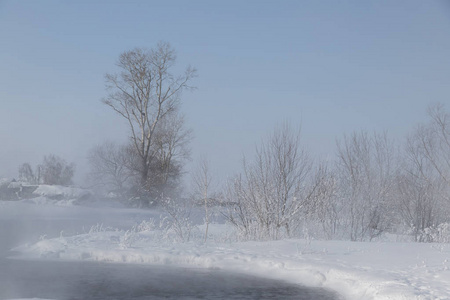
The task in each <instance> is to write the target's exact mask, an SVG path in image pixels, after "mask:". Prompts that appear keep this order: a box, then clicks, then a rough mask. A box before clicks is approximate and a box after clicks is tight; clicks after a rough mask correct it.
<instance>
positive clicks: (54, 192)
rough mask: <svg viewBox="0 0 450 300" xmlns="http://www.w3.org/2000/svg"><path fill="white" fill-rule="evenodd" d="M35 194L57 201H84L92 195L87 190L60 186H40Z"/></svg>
mask: <svg viewBox="0 0 450 300" xmlns="http://www.w3.org/2000/svg"><path fill="white" fill-rule="evenodd" d="M33 194H34V195H36V196H44V197H47V198H50V199H56V200H62V199H66V200H69V199H84V198H87V197H90V196H91V195H92V193H91V192H90V191H89V190H86V189H82V188H76V187H67V186H60V185H39V186H38V188H37V189H36V190H35V191H34V192H33Z"/></svg>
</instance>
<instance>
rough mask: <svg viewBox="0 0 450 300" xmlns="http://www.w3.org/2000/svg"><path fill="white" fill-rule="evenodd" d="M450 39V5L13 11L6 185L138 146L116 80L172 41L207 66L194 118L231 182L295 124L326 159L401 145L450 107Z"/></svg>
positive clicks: (7, 37)
mask: <svg viewBox="0 0 450 300" xmlns="http://www.w3.org/2000/svg"><path fill="white" fill-rule="evenodd" d="M449 37H450V1H449V2H447V1H445V0H442V1H423V0H404V1H400V0H399V1H389V0H386V1H382V0H380V1H359V0H358V1H357V0H354V1H331V0H330V1H312V0H311V1H220V2H219V1H1V0H0V41H1V47H0V70H1V72H0V103H1V109H0V141H1V146H0V176H10V177H12V176H16V175H17V168H18V166H19V165H20V164H21V163H22V162H25V161H28V162H30V163H32V164H36V163H38V162H39V161H40V160H41V159H42V157H43V156H44V155H45V154H48V153H55V154H57V155H60V156H62V157H64V158H65V159H66V160H68V161H73V162H75V163H76V164H77V165H78V171H79V172H78V177H77V178H78V179H80V180H81V178H82V174H83V173H84V172H85V169H86V159H85V158H86V154H87V151H88V150H89V149H90V148H91V147H92V146H94V145H95V144H99V143H101V142H102V141H104V140H113V141H119V142H120V141H125V140H126V136H127V128H126V124H125V123H124V122H123V121H122V120H121V119H120V118H119V117H118V116H117V115H115V114H114V113H113V112H112V111H110V110H109V109H108V108H107V107H106V106H104V105H103V104H102V103H101V102H100V99H101V98H102V97H104V96H105V95H106V91H105V89H104V77H103V76H104V74H105V73H107V72H114V71H115V70H116V69H115V61H116V59H117V58H118V55H119V54H120V53H121V52H123V51H126V50H129V49H132V48H134V47H148V48H151V47H153V46H155V45H156V43H157V42H158V41H161V40H163V41H167V42H169V43H171V44H172V46H173V47H174V48H175V49H176V50H177V54H178V62H177V66H176V67H177V69H179V70H182V69H183V68H184V67H185V66H187V65H188V64H190V65H192V66H195V67H196V68H197V69H198V72H199V77H198V78H197V79H196V80H195V85H196V86H197V88H198V89H197V90H196V91H194V92H189V93H186V94H184V97H183V111H184V113H185V114H186V118H187V125H188V126H189V127H191V128H192V129H193V131H194V135H195V139H194V140H193V142H192V157H193V159H194V160H195V159H197V158H198V157H199V156H200V155H206V156H207V157H208V158H209V160H210V162H211V167H212V169H214V170H216V172H217V174H218V177H219V178H223V177H225V176H227V175H231V174H232V173H234V172H236V171H238V169H239V166H240V161H241V158H242V155H243V154H246V155H249V156H251V154H252V151H253V149H254V147H255V145H256V144H258V143H259V142H260V140H261V138H263V137H264V136H265V135H266V134H267V133H268V132H269V131H270V130H272V128H273V127H274V126H275V125H276V124H277V123H280V122H283V121H289V122H291V123H292V124H293V125H294V126H300V125H301V127H302V133H303V143H304V145H305V146H306V147H307V148H308V149H309V150H310V151H311V152H312V153H314V154H315V155H316V156H317V157H332V155H333V154H334V151H335V141H336V138H339V137H342V135H343V134H345V133H347V134H348V133H351V132H352V131H355V130H367V131H374V130H376V131H381V130H388V131H389V133H390V134H391V136H392V137H393V138H395V139H398V140H399V141H401V139H403V138H404V137H405V136H406V134H407V133H408V132H410V131H411V130H412V129H413V128H414V126H415V125H416V124H418V123H419V122H423V121H424V120H425V119H426V108H427V106H428V105H429V104H430V103H434V102H442V103H444V104H446V103H449V104H447V106H446V107H447V110H449V109H450V108H449V106H450V101H449V94H450V93H449V92H450V84H449V78H450V55H449V53H450V38H449ZM191 167H192V164H189V165H188V166H187V170H190V169H191Z"/></svg>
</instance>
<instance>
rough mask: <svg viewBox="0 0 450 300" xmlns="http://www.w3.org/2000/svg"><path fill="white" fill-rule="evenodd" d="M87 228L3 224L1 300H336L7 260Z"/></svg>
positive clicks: (92, 266)
mask: <svg viewBox="0 0 450 300" xmlns="http://www.w3.org/2000/svg"><path fill="white" fill-rule="evenodd" d="M84 225H86V224H85V221H83V222H80V221H76V220H57V221H56V220H27V221H24V220H21V221H18V220H0V299H12V298H45V299H60V300H65V299H80V300H81V299H84V300H89V299H304V300H306V299H308V300H309V299H317V300H321V299H323V300H328V299H329V300H331V299H338V296H337V295H336V294H334V293H332V292H330V291H327V290H324V289H318V288H308V287H301V286H298V285H292V284H288V283H285V282H283V281H275V280H268V279H263V278H258V277H252V276H247V275H240V274H234V273H229V272H224V271H221V270H204V269H190V268H189V269H187V268H175V267H155V266H149V265H126V264H110V263H98V262H64V261H42V260H39V261H27V260H17V259H8V258H6V257H7V256H10V255H12V254H13V253H11V252H9V251H8V250H9V249H11V248H12V247H14V246H17V245H18V244H20V243H23V242H24V241H27V240H29V241H35V240H38V238H39V236H41V235H43V234H47V235H48V237H52V236H58V235H59V234H61V233H60V232H61V230H64V231H63V234H64V235H68V234H70V233H76V232H82V231H83V227H84Z"/></svg>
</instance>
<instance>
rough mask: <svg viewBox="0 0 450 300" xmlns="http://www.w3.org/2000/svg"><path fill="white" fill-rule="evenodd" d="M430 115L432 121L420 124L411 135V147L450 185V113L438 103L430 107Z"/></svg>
mask: <svg viewBox="0 0 450 300" xmlns="http://www.w3.org/2000/svg"><path fill="white" fill-rule="evenodd" d="M428 115H429V117H430V119H431V120H430V122H429V123H428V124H425V125H420V126H418V128H417V129H416V131H415V133H414V134H413V136H412V137H410V144H411V145H410V147H415V151H416V152H417V155H419V156H420V157H421V158H422V159H424V160H426V161H427V162H428V163H429V164H430V165H431V166H432V167H433V168H434V169H435V171H436V172H437V173H438V174H439V176H440V177H441V178H442V179H443V180H444V181H445V182H447V184H448V185H450V114H449V113H447V112H445V110H444V106H443V105H442V104H436V105H432V106H430V107H429V108H428Z"/></svg>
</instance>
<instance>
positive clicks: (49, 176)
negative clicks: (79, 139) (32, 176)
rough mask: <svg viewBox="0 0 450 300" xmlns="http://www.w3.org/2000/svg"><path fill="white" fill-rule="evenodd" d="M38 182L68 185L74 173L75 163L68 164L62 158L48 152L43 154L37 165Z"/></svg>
mask: <svg viewBox="0 0 450 300" xmlns="http://www.w3.org/2000/svg"><path fill="white" fill-rule="evenodd" d="M38 170H39V172H38V173H39V174H40V182H39V183H43V184H50V185H70V184H72V178H73V175H74V173H75V164H73V163H71V164H68V163H67V162H66V161H65V160H63V159H62V158H60V157H58V156H56V155H53V154H50V155H47V156H44V160H43V162H42V164H41V165H39V166H38Z"/></svg>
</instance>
